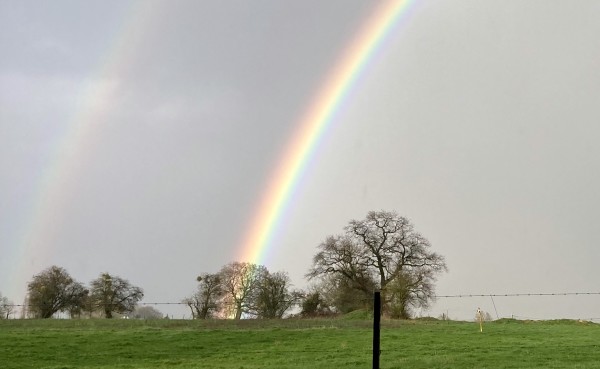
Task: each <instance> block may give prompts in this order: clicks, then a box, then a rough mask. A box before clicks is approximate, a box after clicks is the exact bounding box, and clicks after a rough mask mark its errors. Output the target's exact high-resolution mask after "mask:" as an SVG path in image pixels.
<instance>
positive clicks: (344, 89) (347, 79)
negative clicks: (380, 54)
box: [239, 0, 413, 264]
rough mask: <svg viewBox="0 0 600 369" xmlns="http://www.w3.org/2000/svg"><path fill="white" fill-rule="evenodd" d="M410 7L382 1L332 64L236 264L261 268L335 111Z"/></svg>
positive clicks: (272, 179)
mask: <svg viewBox="0 0 600 369" xmlns="http://www.w3.org/2000/svg"><path fill="white" fill-rule="evenodd" d="M412 3H413V1H411V0H401V1H386V2H383V3H382V4H381V5H380V6H379V8H378V9H377V10H376V11H375V13H374V14H373V16H372V17H370V18H369V20H368V21H367V22H366V23H365V26H364V27H363V28H362V29H361V30H360V31H359V32H358V35H357V37H356V38H355V39H354V40H353V42H352V43H351V44H350V47H349V48H348V49H347V50H346V51H345V52H344V53H343V55H342V57H341V59H340V61H339V62H338V63H336V64H335V67H334V68H333V71H332V73H331V74H330V75H331V77H330V78H329V79H328V80H327V81H326V83H324V84H323V85H322V87H321V88H320V90H319V92H318V93H317V94H316V97H315V99H314V100H313V102H312V103H311V104H310V106H309V108H308V110H307V112H306V113H305V115H304V116H303V117H302V119H300V121H299V123H298V124H297V127H298V129H297V131H296V132H295V134H294V135H293V138H292V140H291V142H290V144H289V145H288V149H287V151H286V152H285V153H284V155H283V157H282V159H281V161H280V163H279V165H278V167H277V168H276V170H275V171H274V172H273V175H272V176H270V177H269V180H268V185H267V186H266V187H267V188H266V191H265V192H264V195H263V196H262V199H261V201H260V203H259V207H258V209H257V210H256V212H255V216H253V218H252V221H251V223H250V224H249V227H248V229H247V231H246V233H245V235H244V238H243V240H242V242H241V250H240V251H239V252H240V255H239V259H241V260H243V261H249V262H252V263H256V264H262V263H264V259H265V258H266V255H267V253H268V251H269V249H270V247H271V243H272V241H273V236H274V234H275V233H276V231H277V230H278V229H279V227H280V223H281V220H282V218H283V217H284V213H285V211H286V210H287V209H288V208H289V203H290V201H291V198H292V195H293V194H294V192H295V189H296V187H297V186H298V183H299V181H300V179H301V178H302V177H303V174H304V173H305V171H306V167H307V164H308V163H309V162H310V160H311V158H312V157H313V155H314V153H315V151H316V149H317V147H318V146H319V143H320V142H321V140H322V138H323V137H324V136H325V135H326V132H327V131H328V129H329V128H330V127H331V125H332V123H333V121H334V118H335V115H336V112H337V111H338V110H340V107H341V106H342V103H343V102H344V101H345V99H346V98H347V96H348V93H349V92H350V91H351V90H352V87H353V86H354V85H355V84H356V81H357V80H358V78H359V77H360V76H361V74H362V73H364V71H365V70H366V69H367V67H368V65H369V62H370V61H371V60H372V59H373V56H374V55H376V54H377V50H378V49H379V48H380V47H381V46H382V45H383V44H384V41H385V39H386V38H387V36H388V35H389V34H391V33H392V30H393V29H394V28H395V26H396V25H397V24H398V23H400V20H401V19H403V18H404V15H406V14H407V12H408V10H409V9H410V8H411V4H412Z"/></svg>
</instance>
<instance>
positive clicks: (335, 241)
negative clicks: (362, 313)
mask: <svg viewBox="0 0 600 369" xmlns="http://www.w3.org/2000/svg"><path fill="white" fill-rule="evenodd" d="M318 249H319V251H318V252H317V254H316V255H315V256H314V258H313V265H312V268H311V269H310V271H309V273H308V274H307V276H308V277H309V278H311V279H312V278H316V277H324V278H328V282H329V283H333V284H334V285H335V286H336V288H335V291H336V294H337V295H338V299H341V300H342V301H343V300H344V299H347V298H350V300H352V301H350V304H351V305H352V304H354V305H357V304H361V302H362V304H363V305H364V306H365V307H366V306H369V301H370V300H369V297H370V296H371V294H372V292H373V291H374V290H377V289H379V290H381V292H382V298H383V303H384V310H385V311H386V313H387V314H389V315H390V316H392V317H400V318H408V317H409V315H410V308H411V307H417V306H427V305H428V303H429V301H431V300H432V298H433V295H434V282H435V280H436V278H437V275H438V274H439V273H441V272H443V271H446V270H447V267H446V263H445V261H444V258H443V256H441V255H439V254H437V253H435V252H432V251H431V250H430V249H431V245H430V243H429V241H428V240H427V239H426V238H425V237H423V236H422V235H421V234H420V233H418V232H416V231H415V230H414V227H413V225H412V224H411V223H410V222H409V221H408V219H406V218H404V217H402V216H399V215H398V214H397V213H396V212H388V211H371V212H369V213H368V214H367V216H366V218H365V219H362V220H351V221H350V222H349V223H348V225H347V226H346V227H345V228H344V233H343V234H341V235H337V236H329V237H327V238H326V239H325V241H324V242H322V243H321V244H320V245H319V247H318ZM352 297H354V298H352ZM347 303H348V302H346V304H347ZM338 304H339V305H344V304H340V300H338ZM339 307H342V310H343V307H344V306H339ZM339 307H338V308H339ZM354 307H356V306H353V308H354Z"/></svg>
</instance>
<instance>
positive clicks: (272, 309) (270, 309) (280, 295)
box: [253, 272, 301, 319]
mask: <svg viewBox="0 0 600 369" xmlns="http://www.w3.org/2000/svg"><path fill="white" fill-rule="evenodd" d="M290 288H291V283H290V277H289V276H288V274H287V273H286V272H276V273H269V272H267V273H265V275H264V276H263V278H261V280H260V283H259V287H258V294H257V295H256V301H255V305H254V309H253V310H254V314H255V315H256V316H257V317H258V318H265V319H275V318H278V319H280V318H282V317H283V315H284V314H285V313H286V312H287V311H288V310H289V309H290V308H291V307H292V306H294V305H295V304H297V303H298V302H299V301H300V299H301V293H300V292H298V291H291V290H290Z"/></svg>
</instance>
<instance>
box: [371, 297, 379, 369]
mask: <svg viewBox="0 0 600 369" xmlns="http://www.w3.org/2000/svg"><path fill="white" fill-rule="evenodd" d="M380 323H381V293H380V292H379V291H375V293H374V294H373V369H379V354H380V353H381V350H380V349H379V347H380V331H381V324H380Z"/></svg>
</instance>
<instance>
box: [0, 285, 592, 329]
mask: <svg viewBox="0 0 600 369" xmlns="http://www.w3.org/2000/svg"><path fill="white" fill-rule="evenodd" d="M586 296H588V297H593V296H600V292H595V291H581V292H513V293H456V294H438V295H434V296H432V297H433V301H434V304H433V305H435V308H431V307H429V308H425V309H415V310H414V311H413V313H414V316H415V317H435V318H442V319H449V320H454V319H456V320H473V319H474V316H475V314H474V312H475V310H476V309H477V307H474V306H472V304H471V302H463V300H469V299H480V300H479V301H477V302H478V303H483V300H481V299H490V300H488V301H489V302H490V304H489V306H488V309H487V310H488V311H487V312H488V313H490V315H491V316H495V318H496V319H500V318H514V319H519V320H545V319H548V317H547V314H543V313H541V312H540V313H539V314H538V312H535V311H532V310H531V309H526V308H523V309H521V308H520V307H519V305H520V306H523V307H529V306H528V305H529V304H513V305H512V306H511V307H510V308H507V307H506V304H503V305H501V308H504V311H507V310H509V311H510V310H513V311H515V312H514V313H513V312H511V313H510V314H500V313H499V311H498V308H497V306H496V305H497V304H496V301H495V300H494V298H497V299H498V298H526V297H534V298H535V297H537V298H541V297H586ZM452 300H459V301H460V302H458V303H456V304H454V305H452V304H449V302H450V301H452ZM354 301H355V302H357V303H362V304H363V305H364V306H368V305H370V304H372V298H370V297H363V296H356V298H355V299H354ZM137 305H138V306H151V307H156V308H164V309H167V310H169V309H176V310H179V311H180V312H178V313H177V314H173V313H171V314H169V313H167V314H166V315H170V316H171V317H172V318H173V316H174V315H177V316H180V317H181V319H191V318H192V316H191V314H189V316H188V314H186V313H181V312H184V311H187V313H189V311H188V309H189V306H190V305H189V303H187V302H183V301H176V302H174V301H168V302H160V301H149V302H139V303H138V304H137ZM38 306H39V305H34V304H28V303H21V304H15V303H10V304H4V305H3V306H0V311H1V310H2V308H3V307H4V308H5V309H6V308H8V310H9V317H11V318H13V319H14V318H19V317H23V316H21V315H20V314H21V312H22V311H23V310H29V309H32V308H36V307H38ZM444 306H450V307H444ZM513 306H517V307H516V308H515V307H513ZM93 307H94V309H95V310H100V309H103V307H104V306H103V305H102V304H94V306H93ZM577 308H579V309H580V311H576V310H572V311H571V312H572V314H571V315H578V317H583V316H585V320H586V321H593V322H600V317H599V316H598V315H600V300H598V301H597V309H594V306H592V307H591V308H590V307H585V308H584V307H583V306H579V307H577ZM594 310H595V314H592V313H591V312H593V311H594ZM5 314H6V312H5ZM82 315H83V314H82ZM561 318H566V319H569V318H571V319H575V318H573V317H566V316H565V317H560V316H555V317H554V318H550V319H561Z"/></svg>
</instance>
